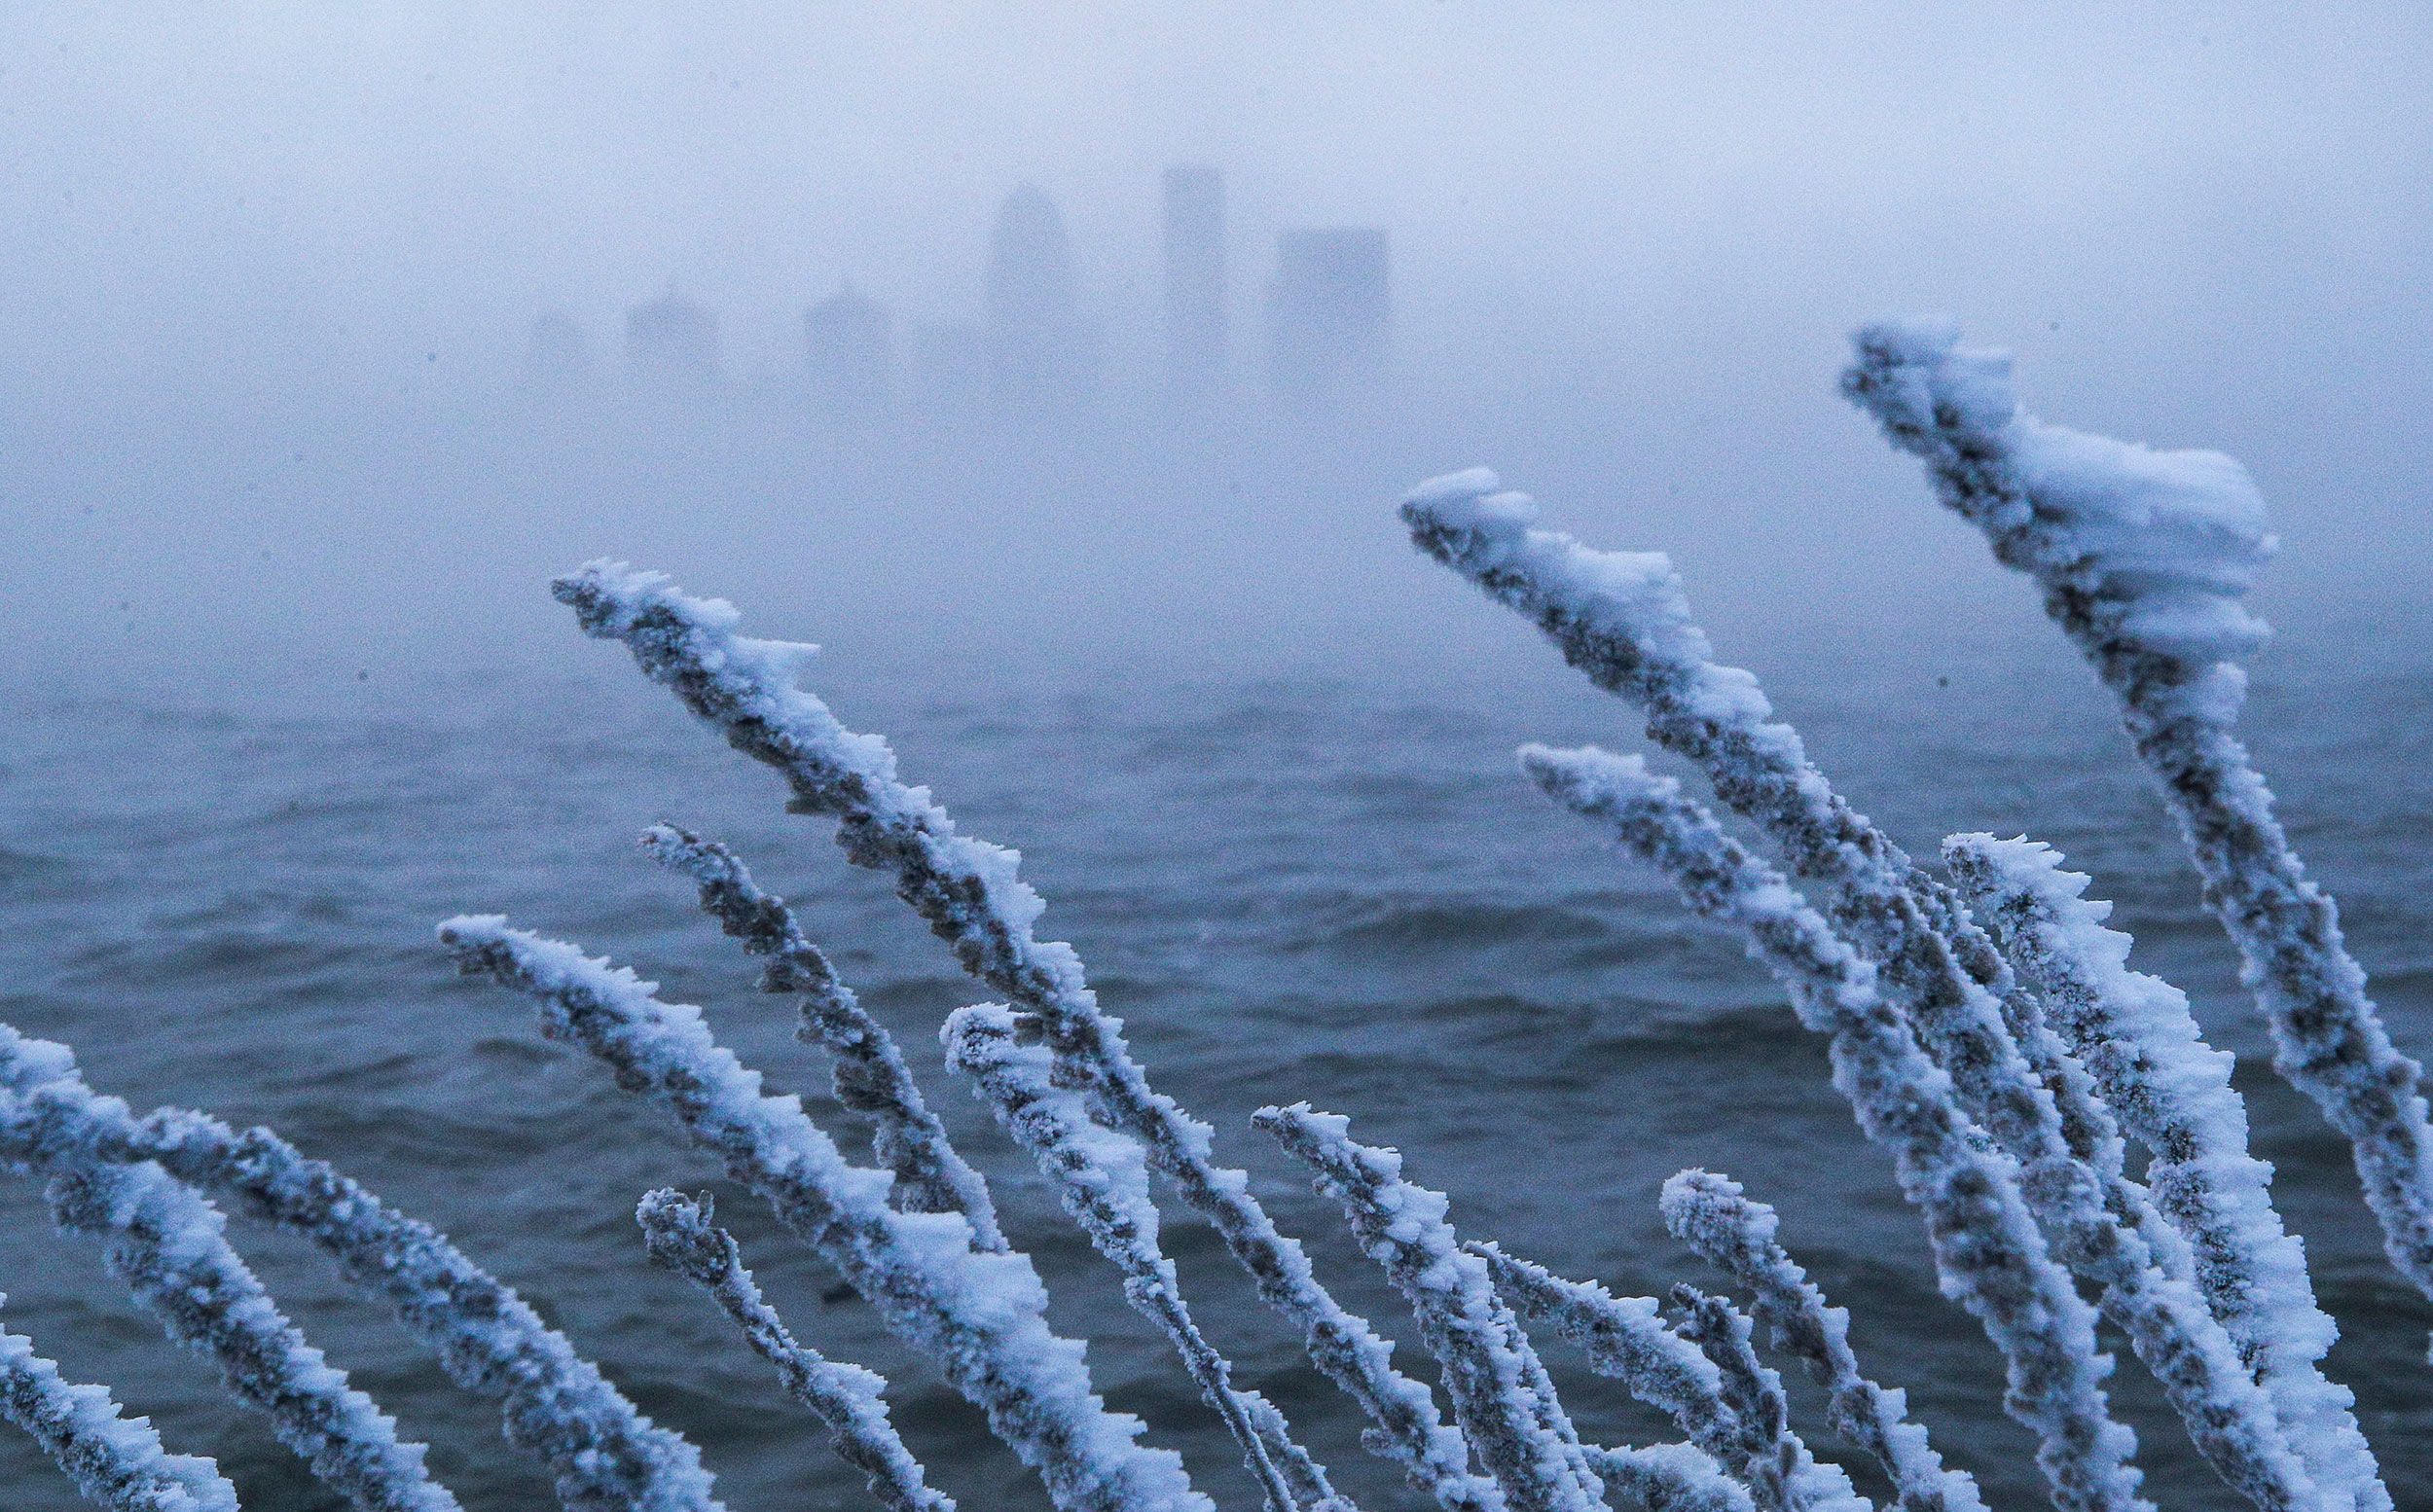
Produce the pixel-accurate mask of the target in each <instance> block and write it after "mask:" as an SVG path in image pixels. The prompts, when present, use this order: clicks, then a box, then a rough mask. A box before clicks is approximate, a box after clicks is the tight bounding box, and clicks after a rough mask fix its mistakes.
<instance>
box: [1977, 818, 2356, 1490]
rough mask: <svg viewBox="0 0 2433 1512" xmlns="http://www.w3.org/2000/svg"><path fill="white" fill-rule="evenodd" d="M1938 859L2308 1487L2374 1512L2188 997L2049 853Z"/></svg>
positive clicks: (2227, 1066)
mask: <svg viewBox="0 0 2433 1512" xmlns="http://www.w3.org/2000/svg"><path fill="white" fill-rule="evenodd" d="M1943 858H1944V861H1945V863H1946V865H1947V866H1948V867H1949V869H1950V872H1951V877H1952V880H1953V882H1955V883H1957V884H1958V886H1959V887H1960V889H1961V891H1962V892H1963V893H1964V894H1965V895H1966V896H1967V898H1968V900H1969V904H1970V907H1971V908H1972V909H1973V910H1974V911H1975V912H1976V914H1977V915H1978V917H1979V918H1981V919H1983V920H1984V921H1985V923H1986V925H1987V927H1988V928H1990V929H1991V930H1993V932H1994V934H1995V937H1996V938H1997V939H1998V940H1999V941H2000V942H2001V945H2002V948H2003V950H2004V952H2005V953H2006V954H2008V955H2009V956H2010V957H2011V959H2012V961H2013V963H2014V964H2015V967H2016V968H2017V970H2018V973H2019V975H2020V976H2021V977H2022V978H2023V979H2025V980H2026V981H2027V982H2028V984H2029V985H2030V986H2032V987H2033V988H2034V989H2035V990H2036V992H2037V994H2038V995H2039V996H2040V997H2042V998H2043V999H2044V1002H2045V1006H2046V1009H2047V1011H2048V1013H2049V1015H2050V1017H2051V1018H2052V1022H2053V1024H2054V1025H2055V1026H2056V1027H2058V1028H2059V1029H2060V1031H2061V1032H2062V1033H2063V1034H2064V1035H2066V1036H2067V1037H2068V1038H2069V1040H2070V1041H2071V1044H2072V1046H2073V1048H2075V1049H2076V1050H2077V1052H2078V1055H2079V1057H2080V1059H2081V1060H2082V1061H2084V1062H2085V1063H2086V1064H2087V1066H2088V1069H2089V1070H2090V1071H2091V1072H2092V1073H2093V1075H2094V1077H2095V1079H2096V1082H2097V1084H2098V1086H2100V1087H2101V1089H2102V1091H2103V1095H2104V1098H2106V1099H2107V1100H2108V1101H2109V1102H2111V1104H2112V1105H2113V1106H2114V1107H2116V1108H2118V1109H2120V1113H2121V1120H2122V1123H2123V1124H2124V1126H2125V1127H2126V1128H2127V1129H2128V1131H2129V1133H2131V1134H2134V1135H2136V1137H2137V1139H2138V1140H2139V1142H2140V1143H2142V1144H2144V1145H2145V1146H2146V1147H2147V1148H2148V1149H2149V1150H2151V1151H2152V1152H2153V1153H2154V1157H2155V1158H2154V1161H2153V1163H2152V1164H2151V1165H2150V1166H2149V1167H2148V1168H2147V1170H2146V1180H2147V1182H2148V1183H2149V1184H2150V1185H2151V1186H2152V1188H2153V1190H2154V1193H2155V1198H2156V1202H2157V1204H2158V1206H2161V1209H2162V1211H2163V1212H2164V1214H2165V1215H2166V1216H2168V1217H2169V1218H2170V1220H2171V1222H2172V1223H2173V1224H2174V1225H2175V1226H2177V1227H2178V1228H2179V1229H2180V1231H2181V1232H2182V1233H2183V1234H2184V1235H2185V1236H2186V1238H2187V1241H2188V1244H2189V1247H2190V1249H2191V1250H2192V1252H2193V1253H2194V1255H2195V1257H2196V1276H2197V1285H2198V1286H2199V1287H2201V1288H2202V1289H2203V1292H2204V1295H2205V1299H2206V1301H2207V1303H2208V1304H2209V1305H2210V1306H2211V1307H2212V1308H2213V1310H2214V1312H2215V1314H2217V1315H2218V1316H2220V1317H2221V1319H2222V1321H2223V1324H2224V1326H2225V1327H2227V1328H2228V1329H2229V1330H2230V1333H2231V1337H2232V1338H2233V1339H2234V1340H2236V1341H2237V1343H2238V1346H2239V1350H2240V1353H2241V1355H2242V1356H2243V1357H2244V1358H2245V1359H2246V1360H2247V1361H2248V1363H2249V1364H2250V1365H2251V1366H2252V1367H2253V1368H2254V1369H2255V1371H2256V1373H2257V1377H2258V1379H2259V1381H2261V1382H2262V1384H2263V1386H2264V1387H2265V1389H2266V1390H2267V1391H2268V1392H2269V1393H2270V1395H2271V1397H2272V1400H2273V1403H2274V1405H2275V1407H2276V1408H2277V1409H2278V1410H2279V1412H2280V1415H2281V1421H2282V1422H2283V1423H2284V1424H2285V1425H2287V1426H2288V1428H2289V1430H2290V1432H2291V1435H2292V1437H2293V1438H2294V1440H2295V1442H2296V1444H2297V1447H2298V1449H2299V1452H2300V1453H2301V1454H2303V1455H2304V1456H2305V1457H2306V1462H2307V1464H2308V1466H2309V1467H2310V1468H2311V1469H2312V1470H2313V1472H2314V1476H2315V1480H2316V1482H2317V1483H2318V1484H2320V1485H2322V1486H2323V1487H2324V1488H2326V1489H2327V1490H2330V1491H2335V1492H2338V1493H2340V1494H2344V1495H2345V1496H2347V1497H2348V1498H2349V1499H2350V1500H2351V1501H2353V1502H2354V1504H2355V1505H2356V1506H2357V1507H2359V1508H2360V1509H2362V1512H2388V1508H2389V1506H2390V1504H2391V1503H2390V1494H2389V1493H2388V1492H2387V1491H2385V1490H2384V1489H2383V1488H2382V1484H2381V1480H2380V1472H2379V1469H2378V1467H2377V1466H2376V1464H2375V1460H2374V1451H2373V1450H2372V1449H2371V1448H2370V1447H2369V1446H2368V1445H2367V1443H2366V1440H2365V1435H2364V1434H2363V1433H2362V1432H2360V1431H2359V1429H2358V1427H2357V1420H2356V1417H2355V1415H2354V1412H2353V1411H2352V1409H2353V1407H2354V1405H2355V1400H2356V1399H2355V1397H2354V1396H2353V1395H2351V1393H2350V1392H2349V1390H2348V1388H2347V1387H2346V1386H2341V1385H2339V1384H2338V1383H2336V1382H2333V1381H2330V1380H2328V1379H2326V1378H2325V1376H2324V1375H2323V1372H2322V1370H2321V1368H2320V1361H2321V1360H2322V1358H2323V1355H2324V1353H2325V1351H2326V1350H2329V1349H2330V1348H2331V1347H2332V1343H2333V1341H2334V1340H2335V1339H2337V1338H2338V1337H2339V1334H2340V1330H2339V1328H2338V1327H2337V1326H2336V1325H2335V1324H2334V1323H2333V1321H2332V1319H2331V1318H2330V1317H2329V1316H2328V1315H2327V1314H2325V1313H2324V1312H2323V1310H2322V1309H2321V1308H2320V1307H2319V1306H2317V1305H2316V1302H2315V1295H2314V1283H2313V1281H2312V1280H2311V1278H2309V1277H2308V1276H2307V1274H2306V1247H2305V1246H2304V1245H2303V1244H2301V1243H2300V1242H2299V1241H2298V1239H2297V1237H2296V1236H2295V1235H2292V1234H2290V1233H2289V1232H2288V1231H2287V1230H2285V1229H2284V1228H2283V1227H2282V1225H2281V1215H2280V1214H2279V1213H2278V1212H2276V1211H2275V1210H2274V1209H2273V1206H2272V1189H2271V1180H2272V1168H2271V1167H2270V1166H2269V1165H2267V1164H2266V1163H2265V1162H2263V1161H2261V1160H2258V1159H2257V1158H2256V1157H2255V1156H2254V1155H2252V1154H2250V1153H2249V1152H2248V1147H2247V1107H2246V1104H2245V1103H2244V1102H2243V1101H2242V1100H2241V1099H2240V1098H2239V1096H2238V1093H2237V1092H2236V1091H2235V1090H2234V1089H2233V1087H2232V1085H2231V1066H2232V1059H2231V1056H2230V1055H2229V1053H2228V1052H2225V1051H2220V1050H2216V1049H2214V1048H2213V1047H2212V1046H2211V1045H2208V1044H2207V1043H2205V1039H2204V1034H2203V1031H2202V1030H2201V1029H2200V1028H2199V1027H2198V1026H2197V1017H2196V1014H2195V1013H2194V1012H2193V1011H2192V1010H2191V1009H2190V1007H2189V1003H2188V995H2187V994H2186V993H2184V992H2182V991H2181V990H2179V989H2178V988H2176V987H2173V986H2172V985H2171V984H2170V983H2168V982H2165V981H2163V980H2162V979H2161V978H2160V977H2153V976H2148V975H2146V974H2145V973H2143V972H2138V971H2131V970H2130V969H2129V968H2128V955H2129V949H2130V944H2131V942H2130V940H2129V937H2128V936H2127V935H2125V934H2123V933H2121V932H2120V931H2118V930H2114V929H2109V928H2106V927H2105V925H2104V920H2105V919H2106V918H2109V917H2110V916H2111V913H2112V905H2111V904H2109V903H2106V902H2101V901H2098V900H2095V899H2090V898H2088V897H2087V896H2085V893H2086V890H2087V886H2088V878H2087V877H2086V876H2085V875H2084V874H2082V873H2077V872H2067V871H2063V870H2062V868H2061V856H2060V854H2059V853H2058V852H2056V851H2054V850H2053V849H2052V847H2050V846H2042V845H2038V844H2036V843H2035V842H2033V841H2028V840H1996V839H1995V838H1994V837H1992V836H1991V835H1954V836H1952V837H1951V838H1950V839H1948V840H1946V841H1944V842H1943Z"/></svg>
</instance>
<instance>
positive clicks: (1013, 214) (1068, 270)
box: [987, 184, 1097, 405]
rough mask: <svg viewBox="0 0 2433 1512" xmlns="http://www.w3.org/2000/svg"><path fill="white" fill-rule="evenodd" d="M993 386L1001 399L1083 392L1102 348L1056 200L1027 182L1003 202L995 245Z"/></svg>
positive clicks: (1037, 399) (1054, 398)
mask: <svg viewBox="0 0 2433 1512" xmlns="http://www.w3.org/2000/svg"><path fill="white" fill-rule="evenodd" d="M987 340H988V365H989V387H990V390H991V392H992V393H993V394H994V395H995V396H996V397H997V399H998V400H999V402H1000V403H1005V404H1012V405H1033V404H1042V403H1059V402H1066V401H1070V400H1072V399H1075V398H1078V397H1080V396H1082V395H1083V394H1084V393H1086V392H1087V390H1088V389H1089V388H1090V386H1091V384H1092V381H1093V380H1094V378H1096V373H1097V354H1096V351H1095V349H1094V346H1093V343H1092V342H1091V340H1090V336H1089V333H1088V331H1087V330H1086V328H1085V327H1084V326H1083V324H1082V321H1081V316H1080V311H1079V309H1078V307H1077V306H1076V304H1075V300H1074V294H1073V274H1072V247H1071V242H1070V240H1069V239H1068V238H1067V237H1066V234H1065V218H1064V216H1063V215H1062V214H1061V213H1059V212H1058V210H1057V208H1056V201H1054V200H1052V199H1050V198H1048V197H1047V196H1046V195H1045V194H1043V193H1041V192H1040V191H1039V190H1037V189H1035V188H1034V187H1032V186H1031V185H1028V184H1025V185H1024V186H1022V187H1021V188H1019V189H1017V190H1015V191H1014V192H1013V193H1012V194H1010V195H1007V196H1006V197H1005V201H1004V203H1002V204H1001V205H999V207H998V211H997V227H996V230H995V232H994V234H992V236H991V238H990V244H989V282H988V333H987Z"/></svg>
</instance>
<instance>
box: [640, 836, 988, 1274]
mask: <svg viewBox="0 0 2433 1512" xmlns="http://www.w3.org/2000/svg"><path fill="white" fill-rule="evenodd" d="M642 848H643V850H645V851H646V852H648V853H649V855H650V856H651V858H652V859H653V860H656V861H658V862H659V863H660V864H661V865H663V866H666V867H668V868H670V869H671V870H673V871H677V872H681V873H683V874H684V875H685V876H687V877H690V878H691V879H692V880H693V881H694V882H697V883H699V884H700V887H701V907H702V912H704V913H706V914H708V915H709V916H710V917H711V918H715V919H716V920H717V921H718V925H719V927H720V928H722V929H724V930H725V931H726V932H727V933H728V934H729V935H732V936H733V937H734V938H735V939H737V940H739V941H741V942H742V943H743V946H744V950H745V951H747V952H749V953H750V954H754V955H762V956H766V957H767V958H768V965H767V966H766V967H765V968H764V969H763V970H762V973H761V981H760V985H761V990H763V991H768V992H781V993H792V994H795V995H797V996H799V997H800V998H801V999H802V1015H803V1023H802V1027H801V1029H800V1030H799V1031H797V1035H796V1037H797V1038H800V1039H802V1040H803V1041H804V1042H806V1043H809V1044H817V1045H819V1046H821V1047H823V1048H824V1049H826V1051H827V1052H828V1054H829V1055H830V1056H831V1057H833V1058H834V1060H835V1067H836V1068H835V1073H834V1081H835V1085H836V1096H837V1099H838V1100H839V1101H841V1102H843V1103H844V1104H845V1105H846V1106H847V1107H849V1108H852V1109H853V1110H854V1111H855V1112H859V1113H867V1114H869V1115H870V1116H871V1118H872V1119H873V1120H874V1121H875V1123H876V1126H877V1127H876V1129H875V1130H874V1131H873V1133H872V1134H871V1140H870V1144H871V1153H872V1154H874V1155H875V1156H877V1157H878V1160H879V1163H880V1164H881V1165H883V1166H885V1167H887V1169H888V1170H891V1171H893V1172H894V1173H895V1190H894V1192H893V1193H892V1194H890V1200H891V1201H892V1202H893V1203H894V1204H895V1206H898V1207H901V1208H903V1209H904V1210H905V1211H907V1212H960V1213H962V1215H963V1216H964V1217H965V1218H968V1219H970V1220H971V1232H972V1242H973V1243H974V1244H975V1245H977V1246H978V1247H979V1248H982V1249H994V1250H1001V1249H1004V1248H1005V1247H1006V1243H1005V1236H1004V1234H1003V1233H1001V1232H1000V1231H999V1228H998V1226H997V1206H996V1205H995V1204H994V1203H992V1202H991V1201H990V1200H989V1187H988V1183H987V1182H986V1181H984V1180H982V1179H981V1177H980V1172H978V1171H977V1170H972V1169H971V1167H970V1165H969V1164H968V1163H966V1162H965V1161H964V1160H963V1158H962V1156H961V1155H959V1154H957V1153H956V1151H955V1146H954V1144H953V1142H952V1141H951V1140H949V1139H948V1138H947V1136H946V1127H945V1126H944V1125H943V1124H940V1123H939V1122H938V1118H937V1115H936V1114H935V1113H932V1112H930V1111H929V1107H928V1104H927V1103H926V1101H924V1100H923V1098H922V1096H921V1088H920V1087H919V1086H918V1085H917V1084H916V1083H915V1082H914V1081H913V1075H912V1068H911V1067H910V1066H908V1065H906V1064H905V1063H904V1057H903V1053H902V1052H901V1051H899V1050H897V1049H896V1048H895V1037H894V1036H893V1035H891V1034H890V1033H888V1031H887V1030H886V1028H884V1027H883V1026H881V1025H880V1024H879V1021H878V1020H876V1019H873V1018H872V1017H870V1014H869V1011H868V1010H866V1009H864V1008H863V1007H862V1006H861V1003H860V1001H859V999H857V998H856V997H854V995H853V989H851V988H849V987H847V986H846V985H845V984H844V983H843V982H841V981H839V980H838V978H837V975H836V970H835V968H834V967H832V966H830V965H829V964H828V957H827V956H826V955H825V954H822V953H821V951H820V950H819V948H818V947H817V946H816V945H814V944H812V943H811V940H810V938H809V937H808V936H806V935H805V934H804V933H803V930H802V926H801V925H800V924H798V923H796V922H795V919H794V913H793V910H791V909H789V908H787V907H786V906H785V900H784V899H783V898H780V897H776V896H773V895H772V894H770V893H767V892H764V891H762V890H761V889H760V886H759V884H758V883H756V882H753V881H752V874H751V872H750V871H749V870H748V869H747V868H745V866H744V862H743V860H742V859H741V858H740V857H738V856H737V855H736V854H735V852H734V851H732V850H729V849H728V848H727V847H726V846H722V845H720V844H718V843H717V842H716V841H714V840H704V839H702V838H701V837H700V836H698V835H695V834H692V833H690V832H688V831H685V830H680V829H677V828H676V827H675V826H674V825H672V824H656V825H653V826H651V828H650V829H649V830H648V831H646V832H644V834H643V836H642Z"/></svg>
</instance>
